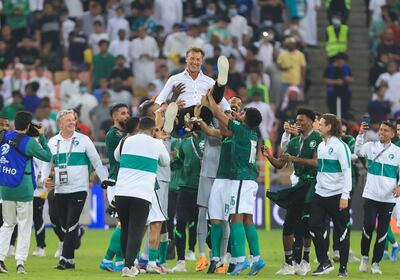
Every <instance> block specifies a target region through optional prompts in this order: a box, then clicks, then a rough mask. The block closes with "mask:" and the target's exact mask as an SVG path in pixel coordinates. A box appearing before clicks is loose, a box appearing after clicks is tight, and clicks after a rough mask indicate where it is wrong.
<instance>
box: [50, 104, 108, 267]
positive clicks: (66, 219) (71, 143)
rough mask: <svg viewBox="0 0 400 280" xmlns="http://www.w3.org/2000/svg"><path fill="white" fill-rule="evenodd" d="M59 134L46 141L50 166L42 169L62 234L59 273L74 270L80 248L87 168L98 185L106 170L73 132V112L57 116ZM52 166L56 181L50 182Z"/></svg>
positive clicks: (85, 140)
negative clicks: (52, 194)
mask: <svg viewBox="0 0 400 280" xmlns="http://www.w3.org/2000/svg"><path fill="white" fill-rule="evenodd" d="M57 124H58V126H59V128H60V130H61V131H60V133H59V134H57V135H56V136H54V137H52V138H51V139H50V140H49V148H50V150H51V153H52V156H53V158H52V162H50V163H45V164H43V166H42V176H43V178H45V179H44V183H45V186H46V187H47V188H50V189H52V188H54V189H55V202H56V204H57V212H58V216H59V219H60V223H61V228H62V230H63V232H64V244H63V249H62V254H61V257H60V261H59V263H58V266H57V267H56V268H57V269H59V270H65V269H74V268H75V250H76V249H77V248H78V247H79V245H80V244H79V243H78V232H79V224H78V223H79V217H80V216H81V213H82V210H83V206H84V205H85V201H86V196H87V192H88V190H89V175H90V173H89V164H91V165H92V166H93V167H94V169H95V170H96V174H97V175H98V176H99V178H100V180H101V181H104V180H106V179H107V178H108V172H107V169H106V168H105V167H104V166H103V164H102V162H101V159H100V156H99V154H98V153H97V151H96V147H95V146H94V144H93V142H92V140H90V138H89V137H87V136H86V135H83V134H81V133H79V132H76V131H75V128H76V118H75V113H74V111H73V110H62V111H60V112H58V114H57ZM52 165H54V173H55V176H54V177H55V180H54V183H53V180H52V179H50V178H49V175H50V172H51V169H52Z"/></svg>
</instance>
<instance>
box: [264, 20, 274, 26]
mask: <svg viewBox="0 0 400 280" xmlns="http://www.w3.org/2000/svg"><path fill="white" fill-rule="evenodd" d="M272 25H273V22H272V20H264V26H266V27H271V26H272Z"/></svg>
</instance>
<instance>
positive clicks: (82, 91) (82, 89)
mask: <svg viewBox="0 0 400 280" xmlns="http://www.w3.org/2000/svg"><path fill="white" fill-rule="evenodd" d="M79 92H80V93H82V94H85V93H86V92H87V87H79Z"/></svg>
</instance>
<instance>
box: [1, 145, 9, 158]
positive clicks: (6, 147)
mask: <svg viewBox="0 0 400 280" xmlns="http://www.w3.org/2000/svg"><path fill="white" fill-rule="evenodd" d="M9 151H10V145H8V144H4V145H2V146H1V155H2V156H3V155H6V154H8V152H9Z"/></svg>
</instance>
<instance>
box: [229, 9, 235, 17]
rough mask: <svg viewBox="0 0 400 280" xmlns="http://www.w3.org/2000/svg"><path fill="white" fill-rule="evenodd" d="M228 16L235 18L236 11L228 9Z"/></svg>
mask: <svg viewBox="0 0 400 280" xmlns="http://www.w3.org/2000/svg"><path fill="white" fill-rule="evenodd" d="M228 15H229V16H231V17H233V16H236V15H237V11H236V9H229V10H228Z"/></svg>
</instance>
